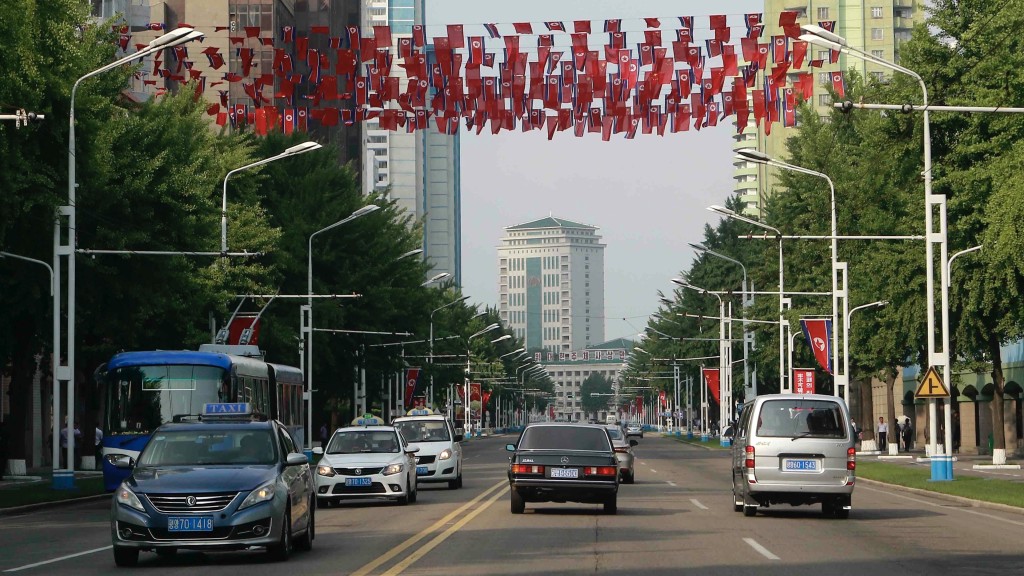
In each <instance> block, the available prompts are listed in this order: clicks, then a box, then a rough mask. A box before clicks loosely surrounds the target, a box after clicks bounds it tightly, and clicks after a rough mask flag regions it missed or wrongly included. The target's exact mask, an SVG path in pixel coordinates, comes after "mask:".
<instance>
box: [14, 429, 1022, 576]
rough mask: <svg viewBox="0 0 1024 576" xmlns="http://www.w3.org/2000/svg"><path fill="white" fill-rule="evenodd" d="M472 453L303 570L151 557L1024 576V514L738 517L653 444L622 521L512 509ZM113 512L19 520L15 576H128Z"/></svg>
mask: <svg viewBox="0 0 1024 576" xmlns="http://www.w3.org/2000/svg"><path fill="white" fill-rule="evenodd" d="M509 440H510V439H508V438H484V439H475V440H473V441H471V442H467V443H466V445H465V452H466V463H465V486H464V487H463V488H462V489H460V490H448V489H447V488H446V487H442V486H437V487H429V486H428V487H424V488H422V489H421V492H420V498H419V502H417V503H415V504H411V505H409V506H405V507H402V506H397V505H394V504H387V503H351V504H344V505H342V506H340V507H333V508H329V509H321V510H319V511H318V516H317V536H316V541H315V543H314V547H313V551H312V552H308V553H301V552H297V553H295V554H294V555H293V556H292V559H291V560H290V561H289V563H288V564H287V565H284V564H275V563H270V562H267V561H266V560H265V558H264V557H263V555H262V554H261V553H260V552H255V551H253V552H220V553H205V554H204V553H198V552H182V553H179V554H178V556H176V557H174V558H167V559H165V558H158V557H157V556H156V555H154V554H151V553H143V554H142V556H141V557H140V564H139V567H138V568H136V569H134V570H120V571H119V572H131V571H141V572H143V573H145V574H148V575H154V576H155V575H162V574H168V575H170V574H180V573H181V570H182V569H185V570H191V571H192V573H199V574H212V573H214V572H215V571H216V572H219V573H228V572H233V571H235V570H243V571H244V572H245V574H246V576H258V575H262V574H281V573H289V574H302V575H310V574H352V575H364V574H390V575H397V574H407V575H436V576H449V575H451V574H467V575H478V574H488V575H490V574H493V575H536V574H543V575H553V574H591V573H595V574H620V575H621V574H639V573H643V574H645V575H650V576H658V575H669V574H681V573H698V572H699V573H700V574H701V575H702V576H708V575H718V574H721V575H725V574H758V575H771V574H779V575H786V576H791V575H800V574H808V575H814V576H821V575H822V574H828V575H829V576H839V575H844V574H849V575H856V576H863V575H864V574H900V575H901V576H904V575H907V576H911V575H922V576H924V575H929V576H933V575H936V574H951V575H952V574H956V575H959V574H972V575H973V574H999V575H1001V576H1002V575H1006V574H1020V573H1022V572H1024V551H1022V548H1021V546H1020V538H1019V536H1020V534H1024V515H1018V514H1014V513H1009V512H1001V511H998V510H988V509H980V508H972V507H969V506H965V505H963V504H956V503H950V502H948V501H944V500H940V499H938V498H932V497H929V496H919V495H917V494H909V493H906V492H898V491H895V490H889V489H887V488H885V487H881V486H878V485H868V484H866V483H865V484H861V485H859V486H858V487H857V488H856V490H855V492H854V499H853V504H854V509H853V512H852V514H851V517H850V519H849V520H835V519H825V518H822V517H821V516H820V507H807V506H804V507H796V508H791V507H784V508H772V509H771V510H769V511H768V512H767V513H759V514H758V515H757V516H756V517H754V518H746V517H744V516H743V515H742V514H739V513H735V512H733V511H732V500H731V496H730V490H729V480H728V478H729V474H728V466H729V462H728V458H727V456H726V454H724V453H723V452H721V451H708V450H705V449H703V448H700V447H695V446H689V445H686V444H681V443H678V442H675V441H673V440H671V439H665V438H660V437H657V436H652V435H648V436H647V437H645V438H644V439H643V440H641V441H640V445H639V446H637V447H636V448H635V451H636V454H637V462H638V463H637V469H636V475H637V483H636V484H634V485H623V486H622V487H621V488H620V492H619V512H618V515H615V516H606V515H604V514H602V513H601V510H600V507H599V506H596V505H584V504H536V505H533V504H528V505H527V511H526V514H522V515H512V514H511V513H510V512H509V495H508V488H507V480H506V478H505V466H506V465H507V457H506V453H505V451H504V444H505V443H506V442H507V441H509ZM108 514H109V502H108V501H103V502H90V503H83V504H76V505H69V506H65V507H60V508H52V509H48V510H40V511H36V512H32V513H26V514H25V515H21V516H6V517H4V518H3V523H2V524H0V573H5V574H8V573H9V574H27V575H32V574H45V575H46V576H57V575H72V574H74V575H78V574H83V575H84V574H110V573H113V572H115V571H118V570H117V568H116V567H115V566H114V561H113V556H112V553H111V551H110V548H109V546H110V533H109V521H108Z"/></svg>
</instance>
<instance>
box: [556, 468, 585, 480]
mask: <svg viewBox="0 0 1024 576" xmlns="http://www.w3.org/2000/svg"><path fill="white" fill-rule="evenodd" d="M551 477H552V478H579V477H580V471H579V469H577V468H552V469H551Z"/></svg>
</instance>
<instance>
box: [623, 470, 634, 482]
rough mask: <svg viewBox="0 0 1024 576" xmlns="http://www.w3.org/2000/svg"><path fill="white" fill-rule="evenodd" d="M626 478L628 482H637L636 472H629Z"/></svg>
mask: <svg viewBox="0 0 1024 576" xmlns="http://www.w3.org/2000/svg"><path fill="white" fill-rule="evenodd" d="M625 480H626V484H633V483H634V482H636V472H630V473H629V474H627V475H626V478H625Z"/></svg>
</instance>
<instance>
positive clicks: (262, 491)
mask: <svg viewBox="0 0 1024 576" xmlns="http://www.w3.org/2000/svg"><path fill="white" fill-rule="evenodd" d="M276 488H277V486H276V485H275V483H274V482H270V483H267V484H264V485H263V486H260V487H259V488H257V489H255V490H253V491H252V492H250V493H249V496H247V497H246V499H245V500H244V501H243V502H242V505H241V506H239V507H238V509H239V510H244V509H246V508H248V507H250V506H255V505H257V504H259V503H260V502H268V501H270V500H273V499H274V492H275V490H276Z"/></svg>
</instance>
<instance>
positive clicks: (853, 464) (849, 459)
mask: <svg viewBox="0 0 1024 576" xmlns="http://www.w3.org/2000/svg"><path fill="white" fill-rule="evenodd" d="M846 469H847V470H856V469H857V451H856V450H854V449H853V448H847V449H846Z"/></svg>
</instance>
